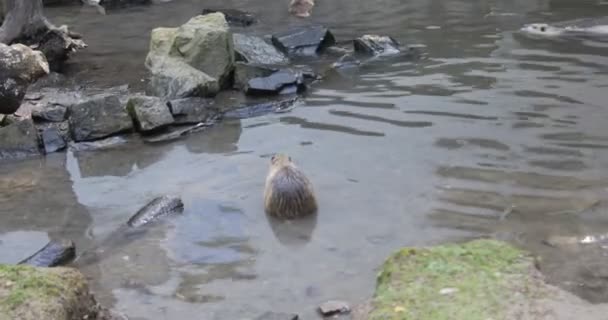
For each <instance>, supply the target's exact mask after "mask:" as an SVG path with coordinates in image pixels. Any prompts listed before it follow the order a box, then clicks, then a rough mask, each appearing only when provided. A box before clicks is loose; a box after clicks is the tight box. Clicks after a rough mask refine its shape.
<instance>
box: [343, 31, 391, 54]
mask: <svg viewBox="0 0 608 320" xmlns="http://www.w3.org/2000/svg"><path fill="white" fill-rule="evenodd" d="M353 46H354V49H355V52H357V53H361V54H366V55H371V56H384V55H394V54H399V53H401V50H400V49H399V43H398V42H397V41H396V40H395V39H393V38H391V37H388V36H378V35H369V34H366V35H364V36H362V37H360V38H357V39H355V40H354V41H353Z"/></svg>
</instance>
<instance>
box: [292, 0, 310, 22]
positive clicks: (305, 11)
mask: <svg viewBox="0 0 608 320" xmlns="http://www.w3.org/2000/svg"><path fill="white" fill-rule="evenodd" d="M314 6H315V1H314V0H291V2H290V3H289V13H291V14H293V15H294V16H296V17H300V18H305V17H308V16H310V12H311V11H312V7H314Z"/></svg>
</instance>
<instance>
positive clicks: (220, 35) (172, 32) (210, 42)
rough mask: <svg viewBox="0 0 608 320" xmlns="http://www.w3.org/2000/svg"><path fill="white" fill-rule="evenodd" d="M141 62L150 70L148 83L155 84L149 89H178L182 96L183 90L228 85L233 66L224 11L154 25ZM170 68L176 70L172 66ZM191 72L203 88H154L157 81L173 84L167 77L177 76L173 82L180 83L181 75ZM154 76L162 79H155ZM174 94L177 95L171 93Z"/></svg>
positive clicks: (212, 91)
mask: <svg viewBox="0 0 608 320" xmlns="http://www.w3.org/2000/svg"><path fill="white" fill-rule="evenodd" d="M145 65H146V67H147V68H148V70H150V72H151V73H152V79H151V83H152V85H151V87H154V88H155V89H154V90H153V92H159V93H173V92H174V91H181V93H182V96H180V97H186V96H184V95H183V94H188V95H207V96H210V95H214V94H216V93H217V91H219V89H220V87H225V86H226V85H228V83H229V80H230V78H231V75H232V71H233V68H234V50H233V39H232V33H231V32H230V29H229V26H228V23H227V22H226V19H225V17H224V15H223V14H222V13H210V14H206V15H199V16H196V17H194V18H192V19H190V20H189V21H188V22H186V23H185V24H183V25H182V26H180V27H178V28H157V29H154V30H153V31H152V34H151V40H150V51H149V53H148V55H147V56H146V63H145ZM188 67H190V68H188ZM174 68H175V69H177V70H172V69H174ZM196 71H198V72H200V73H202V74H198V73H197V72H196ZM205 75H206V76H207V77H205ZM191 76H195V78H196V79H197V80H198V81H199V82H200V81H203V80H204V81H205V82H204V87H205V88H206V90H205V91H204V92H201V91H193V90H181V89H180V90H176V89H173V90H165V92H162V90H159V89H158V87H159V83H172V84H175V83H174V82H172V81H171V80H170V79H171V78H178V80H176V81H175V82H177V83H184V82H185V78H188V77H191ZM156 77H160V78H163V79H162V80H160V81H159V80H155V78H156ZM210 78H211V79H210ZM216 84H219V86H218V85H216ZM191 86H192V84H191ZM198 86H200V84H199V85H198ZM175 97H178V96H175V95H174V96H171V98H175Z"/></svg>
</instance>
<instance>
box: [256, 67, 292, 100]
mask: <svg viewBox="0 0 608 320" xmlns="http://www.w3.org/2000/svg"><path fill="white" fill-rule="evenodd" d="M290 86H294V87H296V92H297V91H298V90H299V89H304V80H303V78H302V75H301V74H300V73H297V72H295V71H293V70H291V69H283V70H279V71H277V72H275V73H273V74H271V75H269V76H267V77H259V78H253V79H251V80H249V82H248V83H247V88H246V93H247V94H249V95H272V94H280V93H282V92H283V93H285V92H284V91H282V90H283V89H284V88H285V87H290ZM288 91H289V92H291V91H293V90H291V89H289V90H288Z"/></svg>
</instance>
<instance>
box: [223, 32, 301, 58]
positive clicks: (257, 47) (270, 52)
mask: <svg viewBox="0 0 608 320" xmlns="http://www.w3.org/2000/svg"><path fill="white" fill-rule="evenodd" d="M233 39H234V51H235V53H236V56H235V58H236V60H237V61H244V62H247V63H252V64H261V65H264V64H266V65H285V64H288V63H289V59H288V58H287V57H285V55H284V54H283V53H282V52H280V51H279V50H277V48H275V47H274V46H273V45H271V44H269V43H268V42H266V41H265V40H264V39H263V38H261V37H258V36H253V35H245V34H240V33H235V34H234V35H233Z"/></svg>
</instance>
